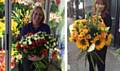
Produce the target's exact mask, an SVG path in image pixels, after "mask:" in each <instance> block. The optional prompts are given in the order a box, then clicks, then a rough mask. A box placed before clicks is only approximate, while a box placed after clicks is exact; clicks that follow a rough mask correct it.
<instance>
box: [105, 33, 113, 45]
mask: <svg viewBox="0 0 120 71" xmlns="http://www.w3.org/2000/svg"><path fill="white" fill-rule="evenodd" d="M111 41H112V34H108V36H107V39H106V42H105V44H106V46H110V43H111Z"/></svg>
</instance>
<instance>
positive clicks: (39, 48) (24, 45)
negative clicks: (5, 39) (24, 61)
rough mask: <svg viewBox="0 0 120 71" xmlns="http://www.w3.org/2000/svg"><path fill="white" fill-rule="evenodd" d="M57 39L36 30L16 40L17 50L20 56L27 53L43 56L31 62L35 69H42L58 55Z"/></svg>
mask: <svg viewBox="0 0 120 71" xmlns="http://www.w3.org/2000/svg"><path fill="white" fill-rule="evenodd" d="M57 44H58V43H57V39H56V38H55V37H53V35H51V34H49V35H48V34H46V33H45V32H38V33H35V34H31V35H29V36H28V35H26V36H25V37H23V38H22V39H21V40H20V41H19V42H17V45H16V47H17V50H18V51H19V52H21V54H22V58H26V57H28V55H36V56H38V57H41V56H43V55H44V56H45V57H44V58H43V59H42V60H38V61H34V62H33V64H34V66H35V68H36V70H37V71H44V69H45V68H46V67H47V65H48V63H49V62H50V61H51V60H56V59H57V57H58V56H59V54H58V52H57V50H56V49H57Z"/></svg>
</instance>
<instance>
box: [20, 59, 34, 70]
mask: <svg viewBox="0 0 120 71" xmlns="http://www.w3.org/2000/svg"><path fill="white" fill-rule="evenodd" d="M32 63H33V62H32V61H30V60H28V59H23V63H22V64H20V63H19V71H34V70H35V67H34V66H33V64H32Z"/></svg>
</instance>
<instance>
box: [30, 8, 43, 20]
mask: <svg viewBox="0 0 120 71" xmlns="http://www.w3.org/2000/svg"><path fill="white" fill-rule="evenodd" d="M37 9H39V10H40V11H42V13H43V18H42V20H41V22H44V20H45V11H44V9H43V8H42V7H41V6H35V7H34V8H33V10H32V12H31V22H32V19H33V13H34V11H35V10H37Z"/></svg>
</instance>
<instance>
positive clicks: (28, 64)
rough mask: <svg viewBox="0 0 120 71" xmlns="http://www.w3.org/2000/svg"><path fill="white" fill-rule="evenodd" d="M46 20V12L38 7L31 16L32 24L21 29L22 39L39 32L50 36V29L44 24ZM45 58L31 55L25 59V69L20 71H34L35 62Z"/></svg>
mask: <svg viewBox="0 0 120 71" xmlns="http://www.w3.org/2000/svg"><path fill="white" fill-rule="evenodd" d="M44 20H45V15H44V10H43V9H42V8H41V7H40V6H36V7H35V8H34V9H33V11H32V14H31V23H29V24H28V25H26V26H24V27H23V28H22V29H21V33H20V38H22V37H23V36H25V35H29V34H31V33H32V34H34V33H37V32H39V31H41V32H46V33H47V34H50V28H49V26H48V25H47V24H45V23H43V22H44ZM43 58H44V55H42V56H41V57H38V56H36V55H32V56H31V55H29V56H28V58H25V59H23V69H21V66H20V71H34V66H33V65H32V63H33V61H37V60H42V59H43Z"/></svg>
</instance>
